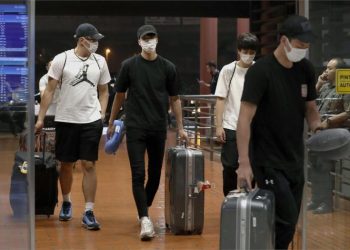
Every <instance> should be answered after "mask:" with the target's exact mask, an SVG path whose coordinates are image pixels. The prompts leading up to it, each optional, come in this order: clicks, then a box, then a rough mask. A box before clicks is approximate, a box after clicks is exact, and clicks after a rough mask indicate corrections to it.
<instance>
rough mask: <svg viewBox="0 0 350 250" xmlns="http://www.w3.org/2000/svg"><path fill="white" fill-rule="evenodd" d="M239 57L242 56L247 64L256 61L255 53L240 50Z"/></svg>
mask: <svg viewBox="0 0 350 250" xmlns="http://www.w3.org/2000/svg"><path fill="white" fill-rule="evenodd" d="M239 57H240V58H241V60H242V62H244V63H245V64H251V63H252V62H253V61H254V58H255V54H254V55H249V54H244V53H242V52H239Z"/></svg>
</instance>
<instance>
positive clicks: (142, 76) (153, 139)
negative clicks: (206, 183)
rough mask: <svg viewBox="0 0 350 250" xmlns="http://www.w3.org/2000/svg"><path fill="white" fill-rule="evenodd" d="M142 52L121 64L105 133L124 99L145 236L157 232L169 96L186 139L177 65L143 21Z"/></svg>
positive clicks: (142, 235) (135, 191)
mask: <svg viewBox="0 0 350 250" xmlns="http://www.w3.org/2000/svg"><path fill="white" fill-rule="evenodd" d="M137 39H138V44H139V45H140V47H141V49H142V50H141V54H138V55H135V56H133V57H131V58H128V59H126V60H125V61H124V62H123V63H122V67H121V70H120V72H119V76H118V79H117V83H116V91H117V94H116V95H115V98H114V101H113V105H112V111H111V116H110V119H109V126H108V131H107V137H108V138H110V137H111V136H112V135H113V134H114V132H115V126H114V125H113V122H114V120H115V118H116V115H117V113H118V112H119V110H120V107H121V105H122V103H123V102H124V99H125V93H126V91H128V100H127V102H126V118H125V124H126V144H127V150H128V156H129V161H130V167H131V174H132V191H133V195H134V199H135V203H136V207H137V211H138V218H139V221H140V226H141V232H140V238H141V240H143V241H144V240H150V239H152V238H153V237H154V234H155V232H154V227H153V223H152V221H151V219H150V217H149V214H148V208H149V207H150V206H151V205H152V202H153V199H154V196H155V194H156V192H157V190H158V186H159V181H160V175H161V170H162V164H163V157H164V149H165V140H166V137H167V122H168V119H167V114H168V107H169V97H170V104H171V107H172V110H173V112H174V114H175V116H176V123H177V128H178V132H179V136H180V138H181V139H184V140H187V134H186V133H185V131H184V129H183V123H182V110H181V100H180V98H179V96H178V94H179V82H178V76H177V71H176V67H175V65H174V64H173V63H172V62H170V61H169V60H167V59H165V58H164V57H162V56H160V55H158V54H157V52H156V47H157V44H158V33H157V30H156V28H155V27H154V26H152V25H143V26H141V27H140V28H139V29H138V30H137ZM146 151H147V155H148V169H147V173H148V178H147V184H146V186H145V185H144V182H145V153H146Z"/></svg>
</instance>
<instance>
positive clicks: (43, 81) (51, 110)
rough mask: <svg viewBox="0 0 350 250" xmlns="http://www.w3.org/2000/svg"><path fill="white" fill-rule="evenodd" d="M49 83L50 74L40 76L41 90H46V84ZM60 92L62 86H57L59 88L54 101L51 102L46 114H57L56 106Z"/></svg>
mask: <svg viewBox="0 0 350 250" xmlns="http://www.w3.org/2000/svg"><path fill="white" fill-rule="evenodd" d="M48 83H49V76H48V75H47V74H45V75H43V76H42V77H41V78H40V81H39V90H40V91H44V90H45V89H46V86H47V84H48ZM59 93H60V88H59V86H57V88H56V90H55V94H54V95H53V99H52V102H51V104H50V106H49V108H48V110H47V112H46V115H53V116H54V115H55V114H56V107H57V101H58V96H59Z"/></svg>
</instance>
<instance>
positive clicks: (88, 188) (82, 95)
mask: <svg viewBox="0 0 350 250" xmlns="http://www.w3.org/2000/svg"><path fill="white" fill-rule="evenodd" d="M74 37H75V39H76V41H77V46H76V47H75V48H74V49H71V50H67V51H65V52H63V53H60V54H58V55H56V57H55V58H54V59H53V61H52V64H51V67H50V69H49V72H48V76H49V82H48V85H47V87H46V89H45V92H44V95H43V97H42V100H41V104H40V111H39V116H38V120H37V123H36V125H35V130H36V132H38V131H40V130H41V129H42V127H43V121H44V117H45V114H46V112H47V110H48V107H49V105H50V103H51V102H52V100H53V96H54V93H55V90H56V88H57V86H59V88H60V94H59V98H58V101H57V108H56V115H55V122H56V158H57V159H58V160H59V161H60V162H61V169H60V184H61V190H62V194H63V204H62V208H61V211H60V214H59V219H60V220H61V221H68V220H71V218H72V202H71V199H70V192H71V187H72V182H73V166H74V164H75V162H76V161H77V160H81V165H82V169H83V172H84V177H83V193H84V197H85V202H86V204H85V212H84V214H83V219H82V224H83V226H84V227H86V228H87V229H89V230H98V229H100V224H99V223H98V222H97V220H96V218H95V216H94V213H93V207H94V202H95V194H96V187H97V178H96V170H95V168H96V167H95V162H96V161H97V159H98V145H99V141H100V138H101V134H102V120H103V119H104V115H105V111H106V106H107V101H108V86H107V83H108V82H109V81H110V80H111V78H110V74H109V70H108V66H107V63H106V60H105V58H104V57H103V56H101V55H98V54H96V53H95V52H96V50H97V48H98V41H99V40H100V39H101V38H103V37H104V36H103V35H102V34H100V33H99V32H98V31H97V29H96V28H95V27H94V26H93V25H91V24H88V23H83V24H81V25H79V26H78V28H77V29H76V32H75V35H74Z"/></svg>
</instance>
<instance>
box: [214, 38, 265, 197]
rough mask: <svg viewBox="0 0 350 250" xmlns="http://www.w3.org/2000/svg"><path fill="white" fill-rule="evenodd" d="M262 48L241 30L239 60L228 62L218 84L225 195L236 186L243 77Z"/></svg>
mask: <svg viewBox="0 0 350 250" xmlns="http://www.w3.org/2000/svg"><path fill="white" fill-rule="evenodd" d="M258 47H259V41H258V38H257V37H256V36H255V35H253V34H252V33H242V34H240V35H239V36H238V39H237V51H238V55H239V60H238V61H233V62H232V63H230V64H227V65H225V66H224V67H223V68H222V69H221V71H220V75H219V80H218V84H217V86H216V91H215V96H216V136H217V138H218V140H219V141H220V142H221V143H222V148H221V163H222V166H223V172H222V175H223V192H224V195H225V196H226V195H227V194H228V193H229V192H230V191H231V190H234V189H236V188H237V174H236V170H237V168H238V152H237V142H236V130H237V119H238V115H239V108H240V105H241V96H242V91H243V85H244V77H245V74H246V73H247V70H248V68H249V67H250V66H251V65H252V64H253V63H254V58H255V55H256V52H257V50H258Z"/></svg>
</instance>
